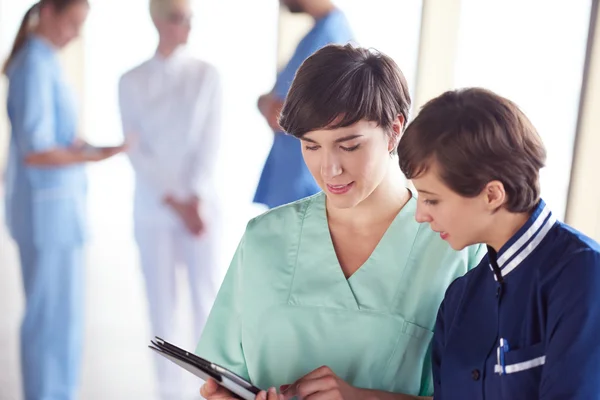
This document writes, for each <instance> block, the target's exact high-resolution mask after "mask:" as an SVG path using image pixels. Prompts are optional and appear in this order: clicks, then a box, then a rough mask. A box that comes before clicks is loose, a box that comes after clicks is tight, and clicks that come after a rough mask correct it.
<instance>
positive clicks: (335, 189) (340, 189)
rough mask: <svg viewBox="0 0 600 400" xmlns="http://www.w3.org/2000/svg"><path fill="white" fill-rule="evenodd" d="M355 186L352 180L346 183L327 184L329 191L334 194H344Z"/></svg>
mask: <svg viewBox="0 0 600 400" xmlns="http://www.w3.org/2000/svg"><path fill="white" fill-rule="evenodd" d="M352 186H354V182H350V183H348V184H345V185H330V184H327V191H328V192H330V193H333V194H344V193H348V191H349V190H350V189H352Z"/></svg>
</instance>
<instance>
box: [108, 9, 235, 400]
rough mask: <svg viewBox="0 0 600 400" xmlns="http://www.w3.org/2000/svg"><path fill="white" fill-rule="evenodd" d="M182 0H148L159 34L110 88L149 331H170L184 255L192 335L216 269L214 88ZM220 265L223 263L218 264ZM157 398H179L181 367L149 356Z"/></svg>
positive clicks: (219, 274) (204, 313) (217, 106)
mask: <svg viewBox="0 0 600 400" xmlns="http://www.w3.org/2000/svg"><path fill="white" fill-rule="evenodd" d="M190 3H191V2H190V1H189V0H151V1H150V14H151V17H152V21H153V22H154V25H155V26H156V29H157V31H158V36H159V43H158V47H157V49H156V53H155V54H154V56H153V57H152V58H151V59H149V60H147V61H145V62H144V63H142V64H141V65H139V66H137V67H135V68H133V69H132V70H130V71H128V72H127V73H125V74H124V75H123V76H122V78H121V80H120V84H119V85H120V87H119V97H120V108H121V118H122V123H123V132H124V134H125V136H126V137H127V138H129V139H130V141H131V147H130V150H129V151H128V155H129V158H130V161H131V164H132V166H133V169H134V171H135V176H136V190H135V204H134V225H135V238H136V241H137V244H138V248H139V252H140V260H141V265H142V270H143V274H144V279H145V284H146V294H147V297H148V307H149V312H150V320H151V325H152V336H160V337H163V338H171V337H172V336H173V335H175V334H176V332H175V326H176V321H175V318H174V315H175V310H176V302H177V288H176V272H177V266H178V264H179V263H182V264H185V267H186V269H187V274H188V278H189V282H190V290H191V296H192V308H193V323H194V332H193V334H194V337H198V335H200V334H201V331H202V329H203V327H204V323H205V321H206V319H207V317H208V314H209V312H210V309H211V307H212V304H213V302H214V298H215V297H216V293H217V291H218V289H219V285H220V283H221V281H222V278H223V275H224V273H225V268H219V265H218V257H217V254H216V253H217V251H218V248H219V238H220V232H221V219H220V212H219V209H218V204H217V203H218V201H217V196H216V189H215V185H214V183H215V182H214V172H215V168H216V166H215V164H216V160H217V155H218V153H219V146H220V140H219V139H220V135H221V128H220V114H221V88H220V79H219V75H218V72H217V70H216V68H215V67H214V66H212V65H210V64H208V63H206V62H204V61H200V60H198V59H195V58H193V57H191V56H190V55H188V54H187V53H186V50H185V44H186V43H187V41H188V36H189V34H190V30H191V18H192V9H191V4H190ZM221 269H222V271H221ZM156 372H157V375H158V380H159V389H160V393H161V396H162V398H163V399H176V398H181V395H182V393H181V385H180V383H181V378H182V377H181V373H182V370H181V368H179V367H178V366H176V365H174V364H171V363H170V361H168V360H166V359H162V358H161V357H157V358H156Z"/></svg>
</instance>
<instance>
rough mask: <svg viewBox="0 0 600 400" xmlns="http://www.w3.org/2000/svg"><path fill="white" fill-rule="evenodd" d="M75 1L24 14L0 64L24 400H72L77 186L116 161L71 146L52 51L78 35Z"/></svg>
mask: <svg viewBox="0 0 600 400" xmlns="http://www.w3.org/2000/svg"><path fill="white" fill-rule="evenodd" d="M88 11H89V5H88V2H87V1H85V0H42V1H40V2H38V3H36V4H35V5H33V6H32V7H31V9H30V10H29V11H28V12H27V14H26V15H25V17H24V19H23V22H22V24H21V27H20V29H19V32H18V34H17V37H16V39H15V42H14V45H13V49H12V51H11V53H10V56H9V59H8V60H7V62H6V64H5V66H4V73H5V74H6V76H7V77H8V81H9V87H8V99H7V107H8V117H9V120H10V123H11V137H10V147H9V156H8V168H7V187H6V217H7V223H8V228H9V231H10V233H11V235H12V237H13V239H14V240H15V241H16V243H17V245H18V248H19V254H20V261H21V269H22V274H23V283H24V289H25V300H26V306H25V316H24V318H23V321H22V325H21V368H22V373H23V386H24V393H25V396H24V397H25V400H42V399H43V400H46V399H52V400H55V399H56V400H69V399H73V398H75V395H76V390H77V386H78V380H79V370H80V364H81V351H82V340H83V300H84V292H83V286H84V283H85V282H84V275H83V269H84V255H83V246H84V243H85V220H86V215H85V214H86V211H85V201H86V177H85V171H84V166H83V164H84V163H85V162H88V161H100V160H104V159H106V158H108V157H111V156H113V155H115V154H117V153H119V152H121V151H122V150H123V148H124V146H117V147H105V148H97V147H93V146H90V145H88V144H87V143H85V142H84V141H83V140H81V139H79V138H77V137H76V132H77V112H76V108H75V100H74V99H73V97H72V94H71V90H70V88H69V87H68V85H67V84H66V82H65V78H64V77H63V73H62V68H61V67H60V64H59V59H58V54H57V52H58V51H59V50H60V49H62V48H63V47H65V46H66V45H67V44H69V43H70V42H71V41H72V40H73V39H75V38H76V37H77V36H78V35H79V31H80V29H81V27H82V25H83V23H84V21H85V19H86V17H87V14H88Z"/></svg>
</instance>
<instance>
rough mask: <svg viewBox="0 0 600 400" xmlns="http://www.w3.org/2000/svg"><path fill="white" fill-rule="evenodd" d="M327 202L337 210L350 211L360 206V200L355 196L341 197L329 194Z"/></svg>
mask: <svg viewBox="0 0 600 400" xmlns="http://www.w3.org/2000/svg"><path fill="white" fill-rule="evenodd" d="M327 201H328V202H329V203H330V204H331V205H332V206H333V207H335V208H339V209H348V208H353V207H356V206H357V205H358V204H360V200H359V199H357V198H355V197H354V196H343V195H342V196H339V195H335V194H330V193H327Z"/></svg>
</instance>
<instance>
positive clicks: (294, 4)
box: [254, 0, 353, 208]
mask: <svg viewBox="0 0 600 400" xmlns="http://www.w3.org/2000/svg"><path fill="white" fill-rule="evenodd" d="M281 3H282V5H284V6H285V7H287V8H288V9H289V10H290V12H292V13H305V14H308V15H310V16H311V17H312V18H313V19H314V21H315V23H314V26H313V27H312V29H311V30H310V32H308V34H307V35H306V36H305V37H304V38H303V39H302V40H301V41H300V43H299V44H298V47H297V48H296V51H295V52H294V55H293V56H292V58H291V59H290V61H289V62H288V63H287V65H286V66H285V68H284V69H283V70H282V71H281V72H280V73H279V75H278V77H277V81H276V82H275V86H274V87H273V89H272V90H271V91H270V92H269V93H267V94H264V95H262V96H260V98H259V99H258V108H259V110H260V112H261V114H262V115H263V116H264V117H265V119H266V121H267V123H268V124H269V127H270V128H271V129H272V130H273V132H274V133H275V137H274V138H273V145H272V147H271V151H270V153H269V156H268V157H267V160H266V162H265V165H264V167H263V171H262V174H261V177H260V181H259V183H258V188H257V189H256V194H255V195H254V202H255V203H261V204H264V205H266V206H267V207H269V208H272V207H277V206H280V205H283V204H286V203H291V202H293V201H296V200H299V199H301V198H304V197H307V196H310V195H313V194H315V193H317V192H319V191H320V190H321V189H320V188H319V185H318V184H317V183H316V182H315V180H314V178H313V177H312V175H311V173H310V171H309V170H308V168H307V167H306V164H305V163H304V160H303V159H302V152H301V149H300V142H299V141H298V140H297V139H296V138H294V137H292V136H288V135H286V134H285V133H283V132H282V129H281V127H280V126H279V123H278V122H277V119H278V118H279V112H280V110H281V108H282V106H283V102H284V100H285V98H286V96H287V93H288V91H289V89H290V86H291V84H292V80H293V79H294V75H295V74H296V71H297V70H298V68H299V67H300V65H301V64H302V62H303V61H304V60H305V59H306V58H308V56H310V55H311V54H313V53H314V52H315V51H317V50H319V49H320V48H321V47H324V46H325V45H327V44H345V43H347V42H349V41H351V40H352V39H353V33H352V30H351V28H350V24H349V23H348V20H347V19H346V16H345V15H344V13H343V12H342V11H341V10H339V9H338V8H336V7H335V6H334V4H333V3H332V2H331V1H330V0H281Z"/></svg>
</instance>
